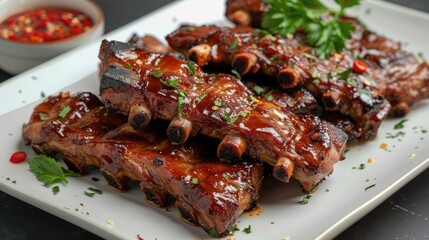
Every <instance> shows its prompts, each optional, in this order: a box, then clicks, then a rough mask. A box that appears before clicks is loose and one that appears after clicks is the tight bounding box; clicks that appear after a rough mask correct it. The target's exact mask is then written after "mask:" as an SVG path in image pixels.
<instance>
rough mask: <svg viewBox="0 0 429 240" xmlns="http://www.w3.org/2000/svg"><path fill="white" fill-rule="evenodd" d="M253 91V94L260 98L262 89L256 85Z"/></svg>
mask: <svg viewBox="0 0 429 240" xmlns="http://www.w3.org/2000/svg"><path fill="white" fill-rule="evenodd" d="M253 91H255V93H256V94H257V95H258V96H262V93H264V89H263V88H262V87H260V86H258V85H256V86H254V87H253Z"/></svg>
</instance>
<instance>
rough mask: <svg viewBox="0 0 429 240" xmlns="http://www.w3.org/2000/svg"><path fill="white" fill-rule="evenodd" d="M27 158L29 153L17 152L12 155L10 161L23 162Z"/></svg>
mask: <svg viewBox="0 0 429 240" xmlns="http://www.w3.org/2000/svg"><path fill="white" fill-rule="evenodd" d="M25 159H27V154H26V153H25V152H15V153H13V154H12V156H10V161H11V162H12V163H21V162H24V161H25Z"/></svg>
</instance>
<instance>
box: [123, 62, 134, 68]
mask: <svg viewBox="0 0 429 240" xmlns="http://www.w3.org/2000/svg"><path fill="white" fill-rule="evenodd" d="M124 67H126V68H128V69H133V67H132V66H131V64H130V63H125V64H124Z"/></svg>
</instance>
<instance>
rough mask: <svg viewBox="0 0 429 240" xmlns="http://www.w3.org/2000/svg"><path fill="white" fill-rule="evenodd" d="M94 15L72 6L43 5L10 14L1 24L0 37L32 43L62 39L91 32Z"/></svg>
mask: <svg viewBox="0 0 429 240" xmlns="http://www.w3.org/2000/svg"><path fill="white" fill-rule="evenodd" d="M92 26H93V22H92V20H91V18H89V17H88V16H87V15H85V14H83V13H82V12H79V11H77V10H72V9H64V8H52V7H43V8H36V9H32V10H27V11H25V12H21V13H18V14H15V15H13V16H10V17H8V18H7V19H6V20H4V21H3V22H1V23H0V37H2V38H5V39H9V40H13V41H19V42H29V43H43V42H52V41H58V40H62V39H65V38H69V37H72V36H75V35H78V34H81V33H83V32H86V31H88V30H89V29H91V27H92Z"/></svg>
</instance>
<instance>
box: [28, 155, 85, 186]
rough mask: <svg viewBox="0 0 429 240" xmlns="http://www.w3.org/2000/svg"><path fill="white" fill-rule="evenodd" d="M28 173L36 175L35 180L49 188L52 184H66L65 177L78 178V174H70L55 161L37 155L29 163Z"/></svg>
mask: <svg viewBox="0 0 429 240" xmlns="http://www.w3.org/2000/svg"><path fill="white" fill-rule="evenodd" d="M28 164H29V165H30V171H31V172H32V173H34V174H35V175H36V178H37V180H39V181H40V182H42V183H43V184H45V186H47V187H49V186H50V185H51V184H54V183H63V184H67V183H68V182H69V181H68V180H67V177H78V176H80V174H78V173H72V172H69V171H67V170H65V169H64V168H62V167H61V166H60V164H59V163H58V162H57V161H55V159H53V158H50V157H47V156H45V155H37V156H35V157H34V158H33V159H32V160H31V161H29V162H28Z"/></svg>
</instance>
